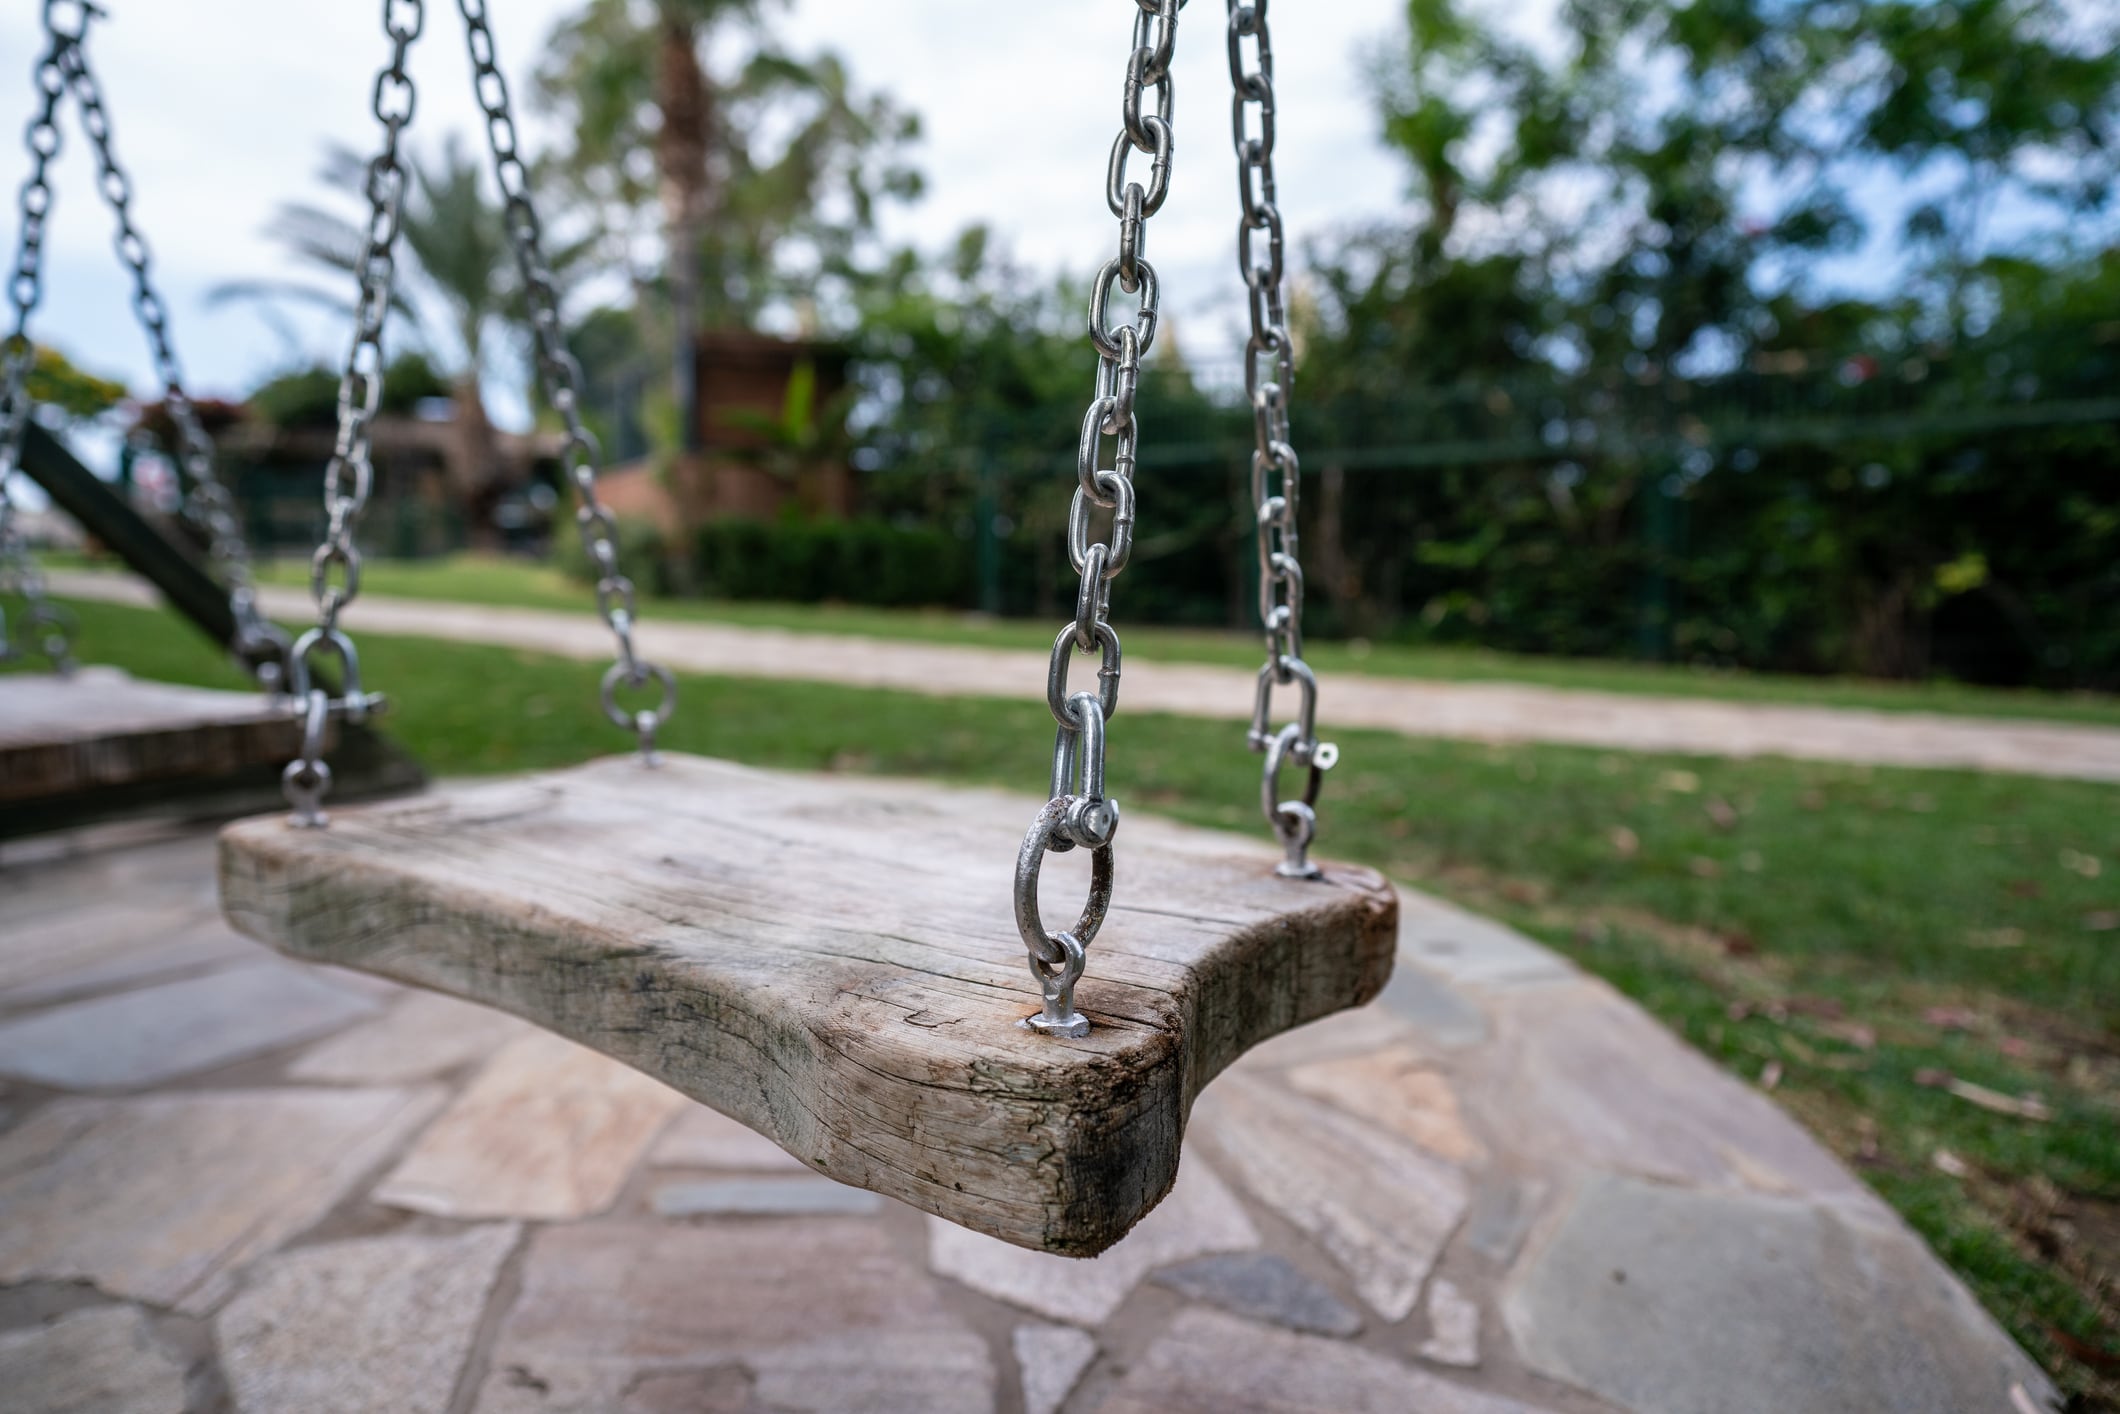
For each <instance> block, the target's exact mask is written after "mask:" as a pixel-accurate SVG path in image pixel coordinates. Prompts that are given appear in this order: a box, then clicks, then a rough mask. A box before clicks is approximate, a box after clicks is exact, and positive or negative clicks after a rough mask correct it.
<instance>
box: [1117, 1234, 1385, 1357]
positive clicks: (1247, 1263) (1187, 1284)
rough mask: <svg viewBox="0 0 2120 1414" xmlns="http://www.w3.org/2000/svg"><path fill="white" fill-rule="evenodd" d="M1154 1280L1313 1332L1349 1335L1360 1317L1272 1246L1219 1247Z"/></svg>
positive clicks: (1256, 1318) (1359, 1325) (1226, 1306)
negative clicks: (1260, 1248)
mask: <svg viewBox="0 0 2120 1414" xmlns="http://www.w3.org/2000/svg"><path fill="white" fill-rule="evenodd" d="M1156 1283H1157V1284H1158V1285H1159V1286H1167V1287H1169V1288H1170V1289H1171V1290H1172V1291H1176V1292H1179V1293H1181V1294H1183V1295H1185V1296H1190V1297H1192V1298H1193V1299H1194V1300H1196V1301H1205V1302H1207V1303H1208V1304H1209V1305H1211V1306H1219V1307H1221V1308H1222V1309H1223V1310H1225V1311H1227V1312H1229V1313H1230V1314H1232V1315H1237V1316H1247V1317H1249V1318H1251V1319H1252V1320H1254V1321H1268V1322H1271V1323H1272V1324H1274V1325H1277V1326H1286V1327H1287V1328H1288V1329H1289V1330H1292V1331H1307V1332H1309V1333H1310V1334H1312V1335H1338V1336H1350V1335H1355V1334H1358V1333H1359V1332H1360V1331H1361V1329H1362V1317H1361V1315H1360V1314H1359V1313H1357V1312H1356V1311H1355V1310H1354V1309H1353V1308H1352V1307H1350V1306H1348V1305H1347V1304H1346V1303H1345V1302H1343V1301H1341V1300H1340V1298H1339V1297H1337V1296H1334V1295H1333V1294H1332V1292H1331V1291H1330V1290H1328V1289H1327V1288H1326V1287H1325V1286H1323V1285H1322V1284H1320V1283H1318V1282H1315V1281H1312V1280H1311V1279H1310V1278H1309V1277H1307V1276H1305V1275H1303V1273H1302V1272H1301V1271H1299V1270H1298V1269H1297V1267H1296V1265H1295V1263H1293V1262H1291V1261H1289V1260H1288V1259H1287V1258H1286V1257H1280V1256H1276V1255H1274V1254H1273V1253H1270V1252H1240V1253H1227V1252H1225V1253H1218V1254H1217V1255H1215V1256H1212V1257H1202V1258H1200V1259H1198V1260H1197V1261H1192V1262H1185V1263H1182V1264H1180V1265H1178V1266H1175V1267H1165V1268H1164V1269H1163V1270H1162V1271H1160V1272H1157V1273H1156Z"/></svg>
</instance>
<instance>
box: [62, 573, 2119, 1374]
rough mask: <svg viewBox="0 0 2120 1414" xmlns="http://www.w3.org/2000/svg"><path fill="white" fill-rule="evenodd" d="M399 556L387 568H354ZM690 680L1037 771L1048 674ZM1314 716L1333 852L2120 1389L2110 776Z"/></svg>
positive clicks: (433, 653)
mask: <svg viewBox="0 0 2120 1414" xmlns="http://www.w3.org/2000/svg"><path fill="white" fill-rule="evenodd" d="M406 573H410V572H409V571H407V572H406ZM421 573H422V574H423V575H437V574H439V575H447V574H452V573H453V574H459V575H462V574H466V573H468V571H467V570H464V569H462V568H458V569H454V570H451V569H448V568H446V567H445V568H442V569H437V570H432V571H421ZM518 582H523V583H527V582H530V581H529V580H528V579H527V577H525V578H523V579H521V580H520V581H518ZM411 584H412V581H408V580H403V579H396V578H394V577H393V576H392V575H390V574H388V573H381V574H379V575H378V578H377V580H376V582H375V584H374V588H375V589H376V590H377V592H406V591H407V590H408V588H410V587H411ZM414 592H434V591H432V590H426V589H422V590H415V591H414ZM75 607H76V609H77V611H78V612H79V614H80V617H81V620H82V633H81V639H80V642H81V647H82V651H83V653H84V655H85V656H86V657H87V658H89V659H90V660H92V661H96V662H104V663H114V664H117V665H119V666H122V667H126V668H128V669H131V670H132V671H134V672H137V673H139V674H142V675H145V676H152V677H158V678H164V679H169V680H177V681H189V682H198V683H208V684H225V685H229V686H234V685H237V682H236V678H235V676H234V674H233V673H232V672H231V671H229V670H227V669H226V668H225V667H224V666H223V665H222V664H221V663H219V662H218V661H217V660H216V657H215V654H214V653H213V652H212V650H210V649H208V648H207V647H206V646H205V645H204V644H203V643H202V642H201V641H200V640H199V639H198V638H197V637H196V635H194V634H192V633H191V632H190V631H189V630H187V629H184V628H182V627H180V626H177V625H176V624H175V623H174V621H173V620H172V619H171V618H170V617H169V616H168V615H165V614H161V613H155V612H150V611H145V610H135V609H123V608H117V607H113V606H106V605H95V604H80V605H76V606H75ZM717 612H719V611H718V610H717ZM759 612H760V613H761V614H763V613H767V612H771V611H764V610H761V611H759ZM820 621H824V620H823V616H822V615H821V616H820ZM830 622H831V623H832V626H834V627H841V626H844V625H843V623H842V622H840V621H838V620H831V621H830ZM993 631H994V632H997V633H998V632H1004V631H1007V632H1013V630H1001V629H996V630H993ZM361 647H362V663H363V667H364V669H365V676H366V678H367V681H368V683H369V684H370V686H372V687H376V688H379V689H381V690H383V691H385V692H390V693H392V694H393V708H392V711H391V715H390V716H389V717H388V718H387V719H386V727H387V729H388V730H390V731H391V732H393V733H395V734H396V735H397V736H398V737H399V738H400V739H401V740H403V741H404V742H405V744H406V745H407V746H409V747H410V748H411V749H412V750H413V751H414V752H415V753H417V754H418V755H419V756H420V757H421V758H422V759H423V760H424V761H425V762H426V763H427V765H428V766H429V767H430V768H431V769H433V770H434V771H436V772H437V773H440V774H463V773H470V772H487V771H513V770H522V769H526V768H531V767H540V766H554V765H559V764H562V763H567V762H572V761H577V760H581V759H583V758H585V757H588V756H591V755H596V754H601V753H606V752H611V751H616V750H621V749H623V748H624V747H625V745H626V742H625V740H624V739H623V737H622V735H621V734H620V733H618V732H617V731H615V730H614V729H612V728H611V727H610V726H609V724H607V723H606V722H604V721H603V719H602V717H601V716H600V714H599V713H598V711H597V709H596V706H595V701H594V698H595V682H596V676H597V673H598V671H599V668H598V667H597V666H596V665H592V664H586V663H575V662H567V661H562V660H556V659H551V658H545V657H541V656H538V655H534V654H529V653H522V652H515V651H511V650H505V649H497V648H480V647H475V646H466V645H462V644H456V643H448V644H444V643H433V642H427V641H422V640H417V639H404V638H397V639H393V638H371V639H368V640H366V641H364V642H363V643H362V645H361ZM1610 671H1612V672H1614V673H1626V672H1631V671H1633V670H1621V669H1614V670H1610ZM1775 690H1776V691H1790V690H1793V689H1792V688H1789V687H1787V686H1785V685H1777V686H1776V687H1775ZM1820 695H1821V696H1824V695H1826V694H1824V693H1822V694H1820ZM683 696H684V700H683V701H682V702H681V703H680V706H679V710H678V714H677V717H676V719H675V720H674V721H673V722H672V723H671V724H670V726H669V728H668V730H667V732H666V734H665V743H666V745H667V746H669V747H670V748H671V749H673V750H679V751H697V752H706V753H711V754H714V755H721V756H728V757H734V758H739V759H743V760H747V761H752V762H757V763H760V764H769V765H776V766H786V767H797V768H804V769H822V770H844V771H877V772H890V773H897V774H907V775H918V776H929V777H936V778H943V779H951V780H961V781H978V782H989V783H994V784H999V785H1003V786H1009V787H1014V788H1016V789H1019V790H1022V791H1025V792H1027V793H1032V794H1036V793H1039V792H1041V791H1042V789H1043V786H1044V782H1045V777H1046V771H1047V766H1048V754H1049V751H1050V748H1051V742H1052V726H1051V721H1050V719H1049V718H1048V717H1047V715H1046V713H1045V710H1044V708H1043V706H1042V705H1040V704H1038V703H1027V704H1018V703H1013V702H998V701H983V700H982V701H952V700H938V699H930V698H922V697H914V696H908V695H901V694H892V693H880V692H867V691H862V690H859V689H852V688H838V687H830V686H819V685H813V684H790V683H775V682H762V681H735V680H719V679H702V678H687V679H685V680H684V685H683ZM1336 737H1337V739H1338V740H1339V742H1340V743H1341V749H1342V763H1341V765H1340V767H1339V769H1338V770H1336V771H1335V772H1334V773H1333V775H1332V777H1331V779H1330V781H1329V782H1328V786H1327V794H1326V797H1325V801H1324V808H1323V812H1322V813H1323V818H1324V824H1323V841H1324V842H1323V848H1324V850H1325V851H1326V852H1327V853H1329V854H1332V855H1337V856H1342V857H1347V858H1352V859H1358V860H1361V861H1363V862H1365V863H1369V864H1373V865H1375V866H1377V867H1379V868H1381V869H1384V870H1386V871H1388V872H1389V873H1390V874H1391V875H1393V876H1394V877H1395V878H1398V879H1401V880H1405V881H1407V882H1410V883H1413V884H1417V885H1419V886H1420V887H1422V888H1426V889H1430V890H1433V891H1434V892H1436V893H1439V894H1442V895H1445V896H1448V897H1450V898H1453V899H1456V900H1458V901H1459V902H1461V903H1464V904H1466V905H1468V906H1470V907H1473V908H1476V909H1478V910H1480V911H1482V912H1485V913H1489V914H1491V915H1493V916H1495V917H1498V918H1501V919H1503V920H1505V921H1507V922H1509V923H1511V924H1513V925H1515V926H1517V927H1519V928H1521V929H1523V930H1524V931H1526V932H1528V933H1530V934H1532V935H1534V936H1536V937H1538V938H1540V939H1542V940H1544V941H1545V942H1547V943H1549V944H1550V945H1552V946H1553V947H1555V948H1557V949H1559V950H1560V951H1561V952H1563V953H1565V954H1567V955H1569V956H1570V957H1573V958H1574V959H1576V960H1577V961H1578V962H1580V963H1582V964H1583V965H1584V966H1586V967H1587V968H1589V969H1591V970H1592V971H1594V972H1597V973H1598V974H1600V975H1602V976H1604V977H1606V978H1608V979H1609V980H1611V981H1612V982H1613V983H1614V984H1615V985H1617V986H1619V987H1620V988H1622V989H1623V990H1625V991H1626V992H1627V993H1628V994H1629V995H1631V996H1633V997H1635V998H1636V999H1638V1000H1639V1001H1640V1002H1642V1003H1643V1004H1644V1005H1645V1006H1647V1007H1648V1008H1649V1009H1650V1010H1651V1011H1653V1012H1654V1013H1655V1014H1656V1015H1657V1016H1659V1017H1661V1018H1662V1019H1663V1020H1664V1022H1666V1023H1667V1024H1668V1025H1670V1026H1671V1027H1672V1028H1673V1029H1674V1030H1676V1031H1678V1032H1680V1033H1682V1034H1683V1035H1684V1036H1685V1037H1686V1038H1687V1039H1688V1040H1690V1041H1691V1042H1692V1043H1693V1044H1694V1045H1696V1046H1698V1047H1700V1048H1701V1049H1702V1050H1703V1051H1705V1052H1706V1053H1707V1054H1709V1055H1710V1056H1712V1057H1714V1058H1715V1059H1716V1060H1718V1061H1719V1062H1721V1063H1722V1064H1723V1065H1725V1066H1726V1067H1728V1068H1729V1069H1730V1070H1731V1071H1733V1072H1734V1073H1736V1074H1737V1075H1739V1076H1742V1077H1743V1078H1745V1079H1746V1080H1748V1081H1753V1082H1755V1083H1766V1082H1767V1080H1768V1079H1769V1077H1772V1078H1773V1079H1775V1080H1777V1081H1778V1084H1777V1086H1776V1088H1775V1096H1776V1098H1777V1099H1779V1100H1780V1101H1781V1103H1783V1104H1784V1105H1785V1106H1787V1107H1788V1108H1789V1110H1790V1111H1791V1112H1793V1113H1794V1114H1795V1115H1797V1116H1798V1117H1799V1118H1800V1119H1801V1120H1802V1121H1803V1122H1805V1123H1806V1124H1808V1125H1809V1126H1810V1127H1811V1129H1812V1130H1813V1131H1814V1132H1815V1133H1817V1134H1818V1135H1819V1136H1820V1137H1821V1138H1822V1139H1823V1140H1824V1141H1825V1142H1826V1143H1827V1144H1828V1145H1830V1146H1831V1147H1832V1148H1833V1149H1834V1150H1835V1152H1837V1153H1838V1154H1839V1155H1840V1156H1841V1157H1842V1158H1843V1159H1844V1160H1845V1161H1847V1162H1848V1163H1849V1164H1850V1165H1852V1166H1853V1167H1854V1168H1855V1169H1856V1170H1857V1171H1858V1172H1860V1173H1861V1174H1862V1175H1863V1176H1864V1177H1865V1178H1866V1179H1867V1180H1868V1181H1869V1182H1870V1183H1871V1184H1873V1185H1874V1186H1875V1187H1876V1189H1877V1190H1878V1191H1879V1192H1880V1193H1881V1194H1883V1195H1884V1197H1885V1198H1886V1199H1887V1200H1889V1201H1890V1202H1891V1203H1892V1204H1893V1205H1894V1206H1895V1207H1897V1208H1898V1209H1899V1211H1900V1212H1902V1213H1903V1214H1905V1215H1906V1217H1907V1219H1908V1220H1909V1221H1910V1222H1911V1223H1912V1224H1913V1225H1914V1226H1915V1227H1916V1228H1918V1229H1919V1230H1920V1231H1921V1232H1922V1233H1923V1235H1924V1236H1925V1237H1926V1238H1927V1239H1928V1240H1929V1242H1930V1243H1931V1244H1933V1246H1934V1247H1935V1248H1936V1250H1937V1251H1938V1252H1939V1253H1940V1254H1941V1255H1942V1256H1943V1258H1944V1259H1945V1260H1946V1261H1948V1262H1949V1263H1951V1264H1952V1265H1953V1266H1954V1267H1955V1268H1956V1269H1957V1270H1958V1271H1959V1272H1960V1273H1961V1274H1962V1275H1963V1276H1964V1277H1965V1279H1966V1280H1967V1281H1968V1282H1969V1283H1970V1284H1971V1286H1972V1287H1973V1289H1974V1290H1975V1291H1976V1292H1977V1293H1978V1295H1979V1296H1980V1298H1981V1300H1982V1301H1984V1302H1985V1303H1986V1305H1987V1306H1988V1308H1989V1309H1990V1310H1991V1311H1993V1312H1994V1313H1995V1314H1996V1315H1997V1316H1998V1317H1999V1318H2000V1319H2001V1320H2002V1321H2003V1322H2004V1324H2006V1325H2007V1326H2008V1327H2009V1329H2010V1330H2011V1331H2012V1332H2013V1333H2014V1334H2015V1335H2016V1336H2017V1338H2018V1339H2019V1340H2021V1341H2022V1342H2023V1343H2024V1344H2025V1346H2026V1347H2027V1348H2028V1349H2029V1350H2031V1351H2032V1352H2033V1354H2034V1355H2035V1356H2036V1357H2037V1358H2038V1359H2040V1360H2041V1361H2042V1362H2043V1363H2044V1364H2045V1365H2046V1366H2047V1368H2048V1369H2050V1370H2052V1371H2053V1372H2054V1373H2055V1375H2056V1377H2057V1378H2058V1379H2059V1380H2060V1381H2061V1383H2062V1384H2063V1385H2064V1387H2065V1388H2067V1389H2069V1390H2071V1391H2073V1392H2074V1393H2075V1394H2076V1395H2077V1396H2078V1397H2079V1398H2080V1399H2081V1400H2082V1401H2083V1403H2082V1404H2081V1405H2080V1406H2079V1407H2097V1406H2098V1404H2099V1402H2100V1401H2106V1402H2111V1401H2116V1400H2120V1377H2116V1375H2115V1373H2114V1365H2113V1363H2112V1362H2113V1360H2114V1355H2115V1352H2116V1351H2120V1334H2116V1331H2120V1323H2116V1321H2115V1306H2116V1300H2120V788H2115V787H2112V786H2106V785H2097V784H2090V783H2080V782H2070V781H2055V780H2036V779H2030V778H2020V777H2010V776H1986V775H1978V774H1972V773H1966V772H1945V771H1907V770H1884V769H1874V770H1873V769H1864V768H1859V767H1850V766H1838V765H1827V764H1813V763H1799V762H1788V761H1780V760H1757V761H1725V760H1715V759H1695V758H1679V757H1661V756H1642V755H1621V754H1614V753H1608V752H1599V751H1589V750H1579V749H1574V748H1562V747H1510V748H1490V747H1486V746H1480V745H1473V744H1466V743H1458V742H1441V741H1425V740H1410V739H1403V738H1399V737H1395V736H1391V735H1387V734H1382V733H1373V732H1342V733H1336ZM1256 771H1257V759H1256V758H1255V757H1252V756H1251V755H1249V754H1248V753H1246V752H1245V751H1244V750H1243V747H1242V741H1241V736H1240V734H1239V732H1237V731H1236V730H1234V729H1232V728H1230V727H1228V726H1226V725H1214V724H1208V723H1202V722H1195V721H1186V720H1183V719H1178V718H1171V717H1156V716H1145V715H1135V714H1130V713H1124V712H1122V714H1121V715H1120V717H1119V718H1118V720H1117V721H1116V723H1115V725H1114V728H1113V735H1112V772H1113V780H1114V783H1115V787H1114V789H1115V794H1117V795H1118V796H1119V797H1120V799H1121V800H1122V801H1123V802H1124V803H1125V804H1126V805H1127V806H1128V807H1130V808H1132V809H1134V810H1153V811H1158V812H1161V813H1164V814H1167V815H1171V816H1174V817H1177V818H1180V819H1185V820H1190V821H1194V822H1197V823H1201V824H1207V825H1215V826H1228V827H1233V828H1237V829H1242V830H1255V829H1257V828H1259V825H1258V822H1257V820H1256V818H1255V815H1254V811H1255V808H1256V807H1255V802H1256V799H1257V777H1256ZM1946 1080H1949V1081H1955V1082H1959V1084H1958V1088H1957V1089H1956V1090H1955V1091H1954V1090H1953V1089H1952V1088H1949V1087H1948V1086H1947V1085H1946V1084H1944V1083H1942V1082H1944V1081H1946ZM1968 1084H1970V1085H1972V1086H1979V1087H1983V1091H1984V1092H1992V1093H1991V1095H1990V1096H1989V1102H1990V1103H1995V1102H1996V1101H1997V1100H1998V1099H1999V1101H2000V1102H2001V1103H2003V1104H2005V1105H2008V1106H2018V1107H2024V1108H2032V1106H2026V1105H2024V1102H2023V1097H2026V1096H2032V1097H2036V1102H2037V1104H2036V1112H2035V1113H2036V1114H2038V1115H2044V1116H2045V1117H2044V1118H2039V1117H2035V1116H2028V1115H2025V1114H2016V1113H2001V1112H1997V1111H1996V1110H1994V1109H1990V1108H1984V1107H1983V1106H1982V1104H1981V1103H1979V1102H1977V1101H1976V1100H1971V1099H1967V1098H1965V1097H1964V1096H1965V1095H1967V1094H1975V1095H1979V1094H1981V1093H1983V1092H1982V1091H1969V1090H1967V1088H1966V1086H1967V1085H1968Z"/></svg>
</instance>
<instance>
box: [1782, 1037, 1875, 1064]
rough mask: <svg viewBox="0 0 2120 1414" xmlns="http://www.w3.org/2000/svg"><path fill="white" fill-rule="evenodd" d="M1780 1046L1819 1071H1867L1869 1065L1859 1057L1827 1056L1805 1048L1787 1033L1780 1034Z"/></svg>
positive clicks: (1808, 1047)
mask: <svg viewBox="0 0 2120 1414" xmlns="http://www.w3.org/2000/svg"><path fill="white" fill-rule="evenodd" d="M1781 1044H1782V1047H1783V1049H1785V1050H1787V1051H1788V1052H1789V1054H1790V1055H1792V1056H1795V1057H1796V1059H1798V1060H1800V1061H1802V1062H1803V1063H1804V1064H1805V1065H1815V1066H1817V1067H1818V1068H1819V1069H1820V1070H1868V1069H1869V1068H1870V1063H1869V1062H1868V1061H1866V1060H1864V1059H1863V1058H1862V1057H1861V1056H1829V1055H1827V1054H1825V1053H1824V1052H1823V1051H1820V1050H1817V1049H1816V1048H1814V1047H1811V1046H1806V1045H1805V1044H1804V1043H1803V1042H1801V1041H1799V1040H1797V1039H1796V1038H1795V1037H1794V1036H1791V1035H1789V1034H1788V1033H1787V1032H1784V1033H1782V1036H1781Z"/></svg>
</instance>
